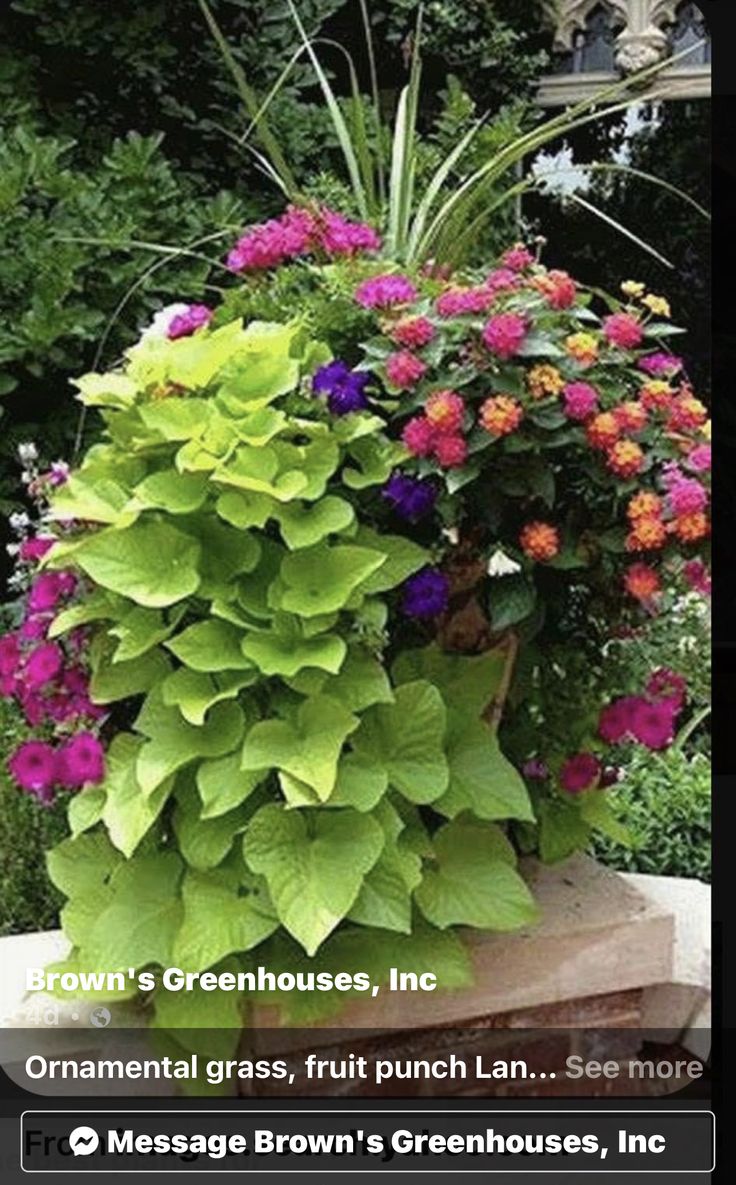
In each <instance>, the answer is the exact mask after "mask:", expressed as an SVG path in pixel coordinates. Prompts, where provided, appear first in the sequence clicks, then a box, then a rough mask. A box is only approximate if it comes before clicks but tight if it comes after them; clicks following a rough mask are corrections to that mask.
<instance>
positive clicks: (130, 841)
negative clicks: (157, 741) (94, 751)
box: [101, 732, 173, 859]
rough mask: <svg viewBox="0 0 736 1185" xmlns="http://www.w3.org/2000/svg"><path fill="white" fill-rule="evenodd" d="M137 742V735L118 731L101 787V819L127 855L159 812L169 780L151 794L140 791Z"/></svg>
mask: <svg viewBox="0 0 736 1185" xmlns="http://www.w3.org/2000/svg"><path fill="white" fill-rule="evenodd" d="M141 745H142V741H141V739H140V737H134V736H132V735H131V734H130V733H125V732H122V733H118V735H117V736H116V737H115V738H114V739H113V741H112V744H111V745H110V748H109V749H108V752H107V758H106V764H107V772H106V774H105V780H104V782H103V784H102V787H101V788H102V789H103V790H104V791H105V795H106V800H105V806H104V809H103V812H102V820H103V822H104V824H105V826H106V827H107V832H108V835H109V836H110V839H111V840H112V842H113V844H114V845H115V847H116V848H117V849H118V850H119V851H121V852H122V853H123V855H124V856H125V857H126V858H127V859H130V857H131V856H132V855H133V852H134V851H135V850H136V848H137V847H138V844H139V843H140V842H141V840H142V839H143V837H144V835H146V834H147V833H148V832H149V831H150V829H151V828H152V827H153V825H154V823H155V822H156V820H157V818H158V817H159V815H160V814H161V811H162V810H163V807H164V803H165V802H166V799H167V798H168V796H169V794H170V792H171V788H172V784H173V783H172V781H171V780H170V779H169V780H167V781H166V782H163V783H162V784H161V785H160V786H159V787H158V789H157V790H156V791H155V792H154V793H153V794H151V795H148V796H147V795H145V794H144V793H143V791H142V790H141V788H140V786H139V784H138V778H137V776H136V762H137V759H138V754H139V752H140V748H141Z"/></svg>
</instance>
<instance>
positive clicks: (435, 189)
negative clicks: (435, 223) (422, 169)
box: [407, 120, 484, 260]
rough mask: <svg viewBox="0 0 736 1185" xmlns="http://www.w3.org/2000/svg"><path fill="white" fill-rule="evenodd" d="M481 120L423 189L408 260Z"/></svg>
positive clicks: (412, 231)
mask: <svg viewBox="0 0 736 1185" xmlns="http://www.w3.org/2000/svg"><path fill="white" fill-rule="evenodd" d="M483 122H484V121H483V120H478V121H477V123H475V124H473V126H472V128H471V129H470V130H469V131H468V132H466V133H465V135H464V136H463V137H462V139H461V140H460V142H459V144H456V145H455V147H454V148H453V150H452V152H450V153H448V155H447V156H446V157H445V159H444V161H443V162H442V164H441V165H440V166H439V168H438V169H437V171H436V173H435V174H434V176H433V177H432V180H431V181H430V182H429V184H428V186H427V188H426V190H425V191H424V196H423V198H422V200H421V202H420V203H419V205H418V207H417V212H416V214H415V216H414V220H413V222H412V227H411V233H410V235H409V243H408V246H407V256H408V258H409V259H410V260H411V259H413V258H414V255H415V254H416V249H417V246H418V244H419V241H420V239H421V236H422V233H423V231H424V228H425V226H426V225H427V218H428V217H429V215H430V213H431V210H432V206H433V205H434V203H435V201H436V200H437V198H438V196H439V194H440V192H441V190H442V187H443V186H444V184H445V182H446V181H447V178H448V177H449V176H450V173H451V172H452V170H453V169H454V167H455V165H456V164H457V163H458V161H459V160H460V159H461V158H462V156H463V154H464V153H465V152H466V150H467V149H468V148H469V146H470V144H471V143H472V141H473V140H474V139H475V137H476V136H477V134H478V132H479V131H480V129H481V127H482V126H483Z"/></svg>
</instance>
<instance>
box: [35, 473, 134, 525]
mask: <svg viewBox="0 0 736 1185" xmlns="http://www.w3.org/2000/svg"><path fill="white" fill-rule="evenodd" d="M128 509H129V507H128V491H127V490H126V489H125V488H124V487H123V486H121V485H119V484H118V483H117V482H116V481H113V480H112V478H109V477H104V478H103V477H98V476H94V477H88V476H86V475H85V473H84V470H82V471H81V472H79V473H74V474H72V475H71V477H70V478H69V480H68V481H67V482H66V483H65V484H64V485H63V486H61V487H60V488H59V490H58V491H57V492H56V493H55V494H54V495H53V497H52V499H51V510H52V513H53V516H54V518H55V519H61V520H64V519H77V520H80V521H83V522H91V523H120V524H121V525H123V526H125V525H126V524H128V523H130V522H132V521H133V519H134V518H135V513H129V514H127V515H126V513H125V511H126V510H128Z"/></svg>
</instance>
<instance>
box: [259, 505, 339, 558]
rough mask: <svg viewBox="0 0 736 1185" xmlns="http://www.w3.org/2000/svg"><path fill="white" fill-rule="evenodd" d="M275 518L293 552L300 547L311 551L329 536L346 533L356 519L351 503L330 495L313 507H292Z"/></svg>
mask: <svg viewBox="0 0 736 1185" xmlns="http://www.w3.org/2000/svg"><path fill="white" fill-rule="evenodd" d="M276 517H277V518H278V521H279V526H280V527H281V534H282V536H283V538H284V542H285V543H286V545H287V547H290V548H291V549H292V551H294V550H296V549H297V548H301V547H312V546H313V545H314V544H315V543H320V542H321V541H322V540H323V539H325V538H326V537H327V536H328V535H334V534H337V533H338V532H340V531H344V530H345V528H346V527H349V526H350V524H351V523H352V522H353V520H354V519H355V511H354V510H353V508H352V506H351V505H350V503H349V502H344V501H343V499H342V498H335V497H333V496H332V495H328V497H326V498H322V499H321V500H320V501H319V502H316V503H315V504H314V506H311V507H309V506H299V505H296V504H292V505H290V506H282V507H280V508H279V510H277V512H276Z"/></svg>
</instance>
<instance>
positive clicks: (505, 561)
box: [487, 547, 521, 576]
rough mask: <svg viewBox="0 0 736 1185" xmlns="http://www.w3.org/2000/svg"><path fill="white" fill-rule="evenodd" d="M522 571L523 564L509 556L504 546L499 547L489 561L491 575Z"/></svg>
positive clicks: (511, 574) (509, 574) (504, 574)
mask: <svg viewBox="0 0 736 1185" xmlns="http://www.w3.org/2000/svg"><path fill="white" fill-rule="evenodd" d="M520 571H521V564H517V562H516V560H512V559H511V558H510V556H507V555H506V552H505V551H504V550H503V548H502V547H497V548H496V550H495V551H494V553H493V555H492V556H491V558H490V559H489V561H488V568H487V572H488V575H489V576H513V575H514V573H516V572H520Z"/></svg>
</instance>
